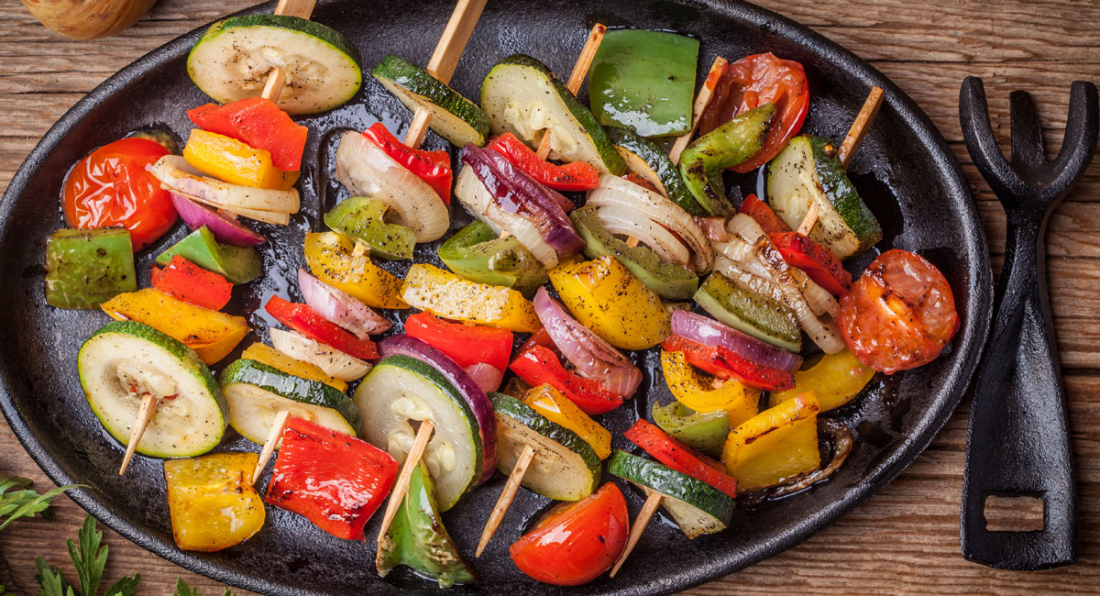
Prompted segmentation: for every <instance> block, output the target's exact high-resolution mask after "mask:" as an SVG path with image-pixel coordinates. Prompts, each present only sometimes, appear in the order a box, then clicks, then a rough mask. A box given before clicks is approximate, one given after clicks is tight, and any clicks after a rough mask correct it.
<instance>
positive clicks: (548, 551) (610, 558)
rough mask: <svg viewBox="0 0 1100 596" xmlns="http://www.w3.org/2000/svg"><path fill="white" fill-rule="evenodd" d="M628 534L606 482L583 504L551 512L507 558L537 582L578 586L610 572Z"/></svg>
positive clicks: (617, 498) (625, 516)
mask: <svg viewBox="0 0 1100 596" xmlns="http://www.w3.org/2000/svg"><path fill="white" fill-rule="evenodd" d="M629 532H630V519H629V513H628V512H627V509H626V499H624V498H623V493H622V492H620V491H619V487H617V486H615V484H613V483H611V482H608V483H607V484H605V485H603V486H601V487H600V490H598V491H596V492H595V493H593V494H591V495H589V496H588V497H586V498H585V499H584V500H581V501H577V502H576V503H562V504H560V505H558V506H557V507H554V508H553V509H551V510H550V511H549V512H548V513H547V514H546V515H545V516H543V518H542V519H541V520H539V522H538V524H536V525H535V527H534V529H532V530H531V531H530V532H528V533H526V534H524V535H523V536H522V537H521V538H520V539H519V540H517V541H516V542H515V544H513V545H512V546H511V547H510V548H509V549H508V552H509V553H510V554H511V555H512V561H514V562H515V563H516V566H517V567H519V569H520V571H522V572H524V573H526V574H527V575H529V576H531V577H532V578H533V579H535V580H537V581H540V582H545V583H548V584H556V585H559V586H579V585H580V584H584V583H587V582H590V581H592V580H594V579H596V578H597V577H599V576H601V575H603V574H604V572H606V571H607V570H608V569H611V566H612V565H614V564H615V560H616V559H618V558H619V554H620V553H622V550H623V547H624V546H626V537H627V534H628V533H629Z"/></svg>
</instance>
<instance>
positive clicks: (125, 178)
mask: <svg viewBox="0 0 1100 596" xmlns="http://www.w3.org/2000/svg"><path fill="white" fill-rule="evenodd" d="M165 155H168V150H167V149H165V148H164V147H162V146H161V145H160V144H159V143H156V142H154V141H150V140H149V139H141V138H137V137H128V138H125V139H119V140H117V141H115V142H113V143H108V144H106V145H104V146H102V147H100V148H99V149H96V150H95V151H92V152H91V154H89V155H88V157H85V158H84V159H82V160H80V161H79V162H77V164H76V165H75V166H73V169H72V170H71V171H70V172H69V176H68V177H67V178H66V179H65V195H64V199H63V201H64V210H65V221H66V222H67V223H68V225H69V227H71V228H80V229H84V230H87V229H91V228H111V227H124V228H126V229H127V230H130V241H131V242H132V243H133V245H134V250H135V251H136V250H141V249H143V248H145V247H146V246H149V245H150V244H152V243H153V242H154V241H156V239H157V238H160V237H161V236H162V235H164V233H165V232H167V231H168V230H169V229H171V228H172V224H174V223H176V208H175V207H173V206H172V198H171V197H170V196H169V195H168V191H166V190H164V189H162V188H161V187H160V181H159V180H157V179H156V178H154V177H153V175H152V174H150V173H149V172H148V171H147V170H146V166H152V165H153V164H154V163H156V161H157V160H158V159H160V158H161V157H163V156H165Z"/></svg>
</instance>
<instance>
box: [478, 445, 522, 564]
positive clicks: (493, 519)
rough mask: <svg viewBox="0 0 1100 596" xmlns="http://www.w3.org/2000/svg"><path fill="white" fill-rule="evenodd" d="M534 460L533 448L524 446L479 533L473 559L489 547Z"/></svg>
mask: <svg viewBox="0 0 1100 596" xmlns="http://www.w3.org/2000/svg"><path fill="white" fill-rule="evenodd" d="M534 458H535V449H534V447H531V446H530V445H524V446H523V451H521V452H520V454H519V460H518V461H516V465H515V466H514V467H513V468H512V473H511V474H509V475H508V484H505V485H504V490H503V491H502V492H501V493H500V498H499V499H497V504H496V505H495V506H494V507H493V512H492V514H490V515H489V521H488V522H486V523H485V530H484V531H483V532H482V533H481V541H479V542H478V543H477V552H476V553H474V556H475V557H480V556H481V553H482V552H483V551H484V550H485V547H486V546H488V545H489V541H490V540H492V538H493V534H495V533H496V531H497V528H498V527H500V522H501V521H503V520H504V514H505V513H508V508H509V507H511V506H512V500H513V499H515V498H516V491H517V490H519V485H520V483H521V482H523V476H524V475H525V474H527V467H528V466H530V465H531V460H533V459H534Z"/></svg>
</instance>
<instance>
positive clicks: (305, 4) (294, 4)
mask: <svg viewBox="0 0 1100 596" xmlns="http://www.w3.org/2000/svg"><path fill="white" fill-rule="evenodd" d="M316 5H317V1H316V0H279V5H278V6H276V7H275V14H276V15H279V16H283V17H298V18H302V19H308V18H309V17H310V15H312V14H313V8H314V7H315V6H316ZM284 86H286V71H284V70H283V69H281V68H279V67H278V66H276V67H275V68H272V69H271V72H269V73H268V74H267V83H265V84H264V91H263V94H262V97H263V98H264V99H267V100H269V101H273V102H276V103H277V102H278V101H279V94H280V93H282V92H283V87H284ZM268 457H270V454H268ZM263 463H264V462H263V461H261V463H260V464H259V465H258V466H257V467H258V468H260V469H262V468H263Z"/></svg>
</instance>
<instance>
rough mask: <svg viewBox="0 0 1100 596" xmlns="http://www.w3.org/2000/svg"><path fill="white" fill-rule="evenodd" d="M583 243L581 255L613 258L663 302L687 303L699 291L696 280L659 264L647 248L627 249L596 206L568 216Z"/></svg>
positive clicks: (673, 266)
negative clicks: (603, 219)
mask: <svg viewBox="0 0 1100 596" xmlns="http://www.w3.org/2000/svg"><path fill="white" fill-rule="evenodd" d="M569 219H571V220H572V221H573V225H574V226H575V227H576V228H577V233H578V234H580V236H581V238H583V239H584V254H585V256H587V257H588V258H590V259H598V258H600V257H602V256H605V255H611V256H612V257H615V258H616V259H617V260H618V261H619V262H620V263H622V264H623V266H624V267H626V268H627V269H628V270H629V271H630V272H631V273H633V274H634V276H635V277H637V278H638V280H639V281H641V282H642V283H643V284H645V285H646V287H648V288H649V289H651V290H653V291H654V292H656V293H657V295H658V296H660V297H661V298H663V299H665V300H687V299H689V298H691V297H692V296H693V295H694V294H695V291H696V289H697V288H698V287H699V276H697V275H696V274H695V273H694V272H693V271H691V270H690V269H688V268H687V267H684V266H683V265H679V264H677V263H662V262H661V259H660V257H658V256H657V253H655V252H653V251H652V250H651V249H650V248H648V247H646V246H630V245H628V244H627V243H626V242H625V241H623V240H620V239H619V238H617V237H616V236H615V235H614V234H612V233H610V232H608V231H607V229H606V228H604V225H603V222H601V221H600V217H599V209H598V208H597V207H595V206H590V207H583V208H581V209H577V210H576V211H574V212H573V213H571V214H570V215H569Z"/></svg>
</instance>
